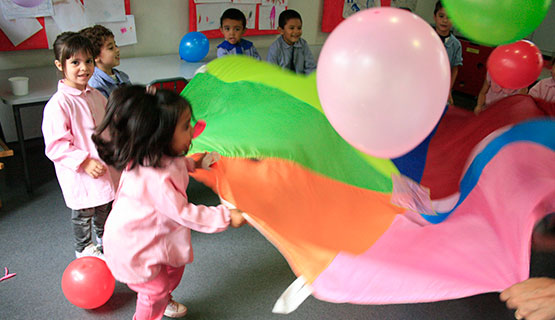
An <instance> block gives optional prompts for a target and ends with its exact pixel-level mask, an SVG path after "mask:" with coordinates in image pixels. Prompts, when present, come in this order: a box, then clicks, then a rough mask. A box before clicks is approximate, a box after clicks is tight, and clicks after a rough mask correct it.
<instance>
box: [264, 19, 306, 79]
mask: <svg viewBox="0 0 555 320" xmlns="http://www.w3.org/2000/svg"><path fill="white" fill-rule="evenodd" d="M278 24H279V27H278V30H279V32H280V33H281V36H280V37H279V38H277V39H276V41H274V43H272V44H271V45H270V48H269V49H268V56H267V58H266V60H267V61H268V62H270V63H274V64H277V65H278V66H280V67H281V68H282V69H289V70H292V71H293V72H296V73H304V74H309V73H311V72H313V71H315V70H316V62H315V61H314V57H313V56H312V52H310V48H309V47H308V43H307V42H306V40H304V39H303V38H301V36H302V34H303V20H302V19H301V15H300V14H299V13H298V12H297V11H295V10H291V9H288V10H285V11H283V12H282V13H281V14H280V15H279V20H278Z"/></svg>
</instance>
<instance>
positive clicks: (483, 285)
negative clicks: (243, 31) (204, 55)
mask: <svg viewBox="0 0 555 320" xmlns="http://www.w3.org/2000/svg"><path fill="white" fill-rule="evenodd" d="M182 94H183V95H184V96H185V97H187V99H189V101H190V102H191V103H192V105H193V109H194V114H195V117H196V118H197V119H204V120H205V121H206V123H207V126H206V129H205V131H204V133H203V134H202V135H201V136H200V137H198V138H197V139H195V140H194V142H193V148H192V150H191V152H203V151H217V152H218V153H220V154H221V155H222V159H221V160H220V161H219V162H218V163H216V164H215V165H214V166H213V168H212V170H210V171H205V170H198V171H197V172H196V173H195V174H194V175H193V177H194V178H195V179H196V180H198V181H201V182H203V183H204V184H206V185H207V186H209V187H211V188H212V189H213V190H214V191H215V192H216V193H218V194H219V195H220V196H221V197H222V198H223V199H225V200H226V201H228V202H230V203H231V204H233V205H235V206H236V207H238V208H240V209H242V210H243V211H245V212H247V213H248V217H249V221H250V222H251V224H252V225H253V226H255V227H256V228H257V229H258V230H259V231H260V232H261V233H262V234H263V235H264V236H265V237H266V238H267V239H268V240H269V241H271V242H272V243H273V244H274V245H275V246H276V247H277V248H278V249H279V251H280V252H281V253H282V254H283V256H284V257H285V258H286V259H287V261H288V263H289V265H290V266H291V268H292V270H293V272H294V273H295V274H296V275H297V276H298V279H297V281H295V282H294V283H293V284H292V286H291V287H290V288H289V289H288V290H286V292H285V293H284V295H283V296H282V297H281V298H280V299H279V300H278V303H276V307H275V309H274V311H275V312H290V311H292V310H294V309H295V308H296V307H297V306H298V305H299V304H300V303H302V301H303V300H304V299H305V298H306V297H307V296H308V295H310V294H312V295H314V296H315V297H316V298H318V299H321V300H325V301H331V302H350V303H359V304H390V303H408V302H425V301H437V300H445V299H454V298H460V297H465V296H470V295H475V294H480V293H485V292H493V291H501V290H503V289H505V288H507V287H509V286H510V285H512V284H514V283H516V282H519V281H522V280H524V279H526V278H527V277H528V274H529V259H530V239H531V232H532V229H533V226H534V224H535V222H536V221H538V220H539V219H541V218H542V217H543V216H545V215H546V214H548V213H550V212H554V211H555V152H554V149H555V121H553V119H552V118H549V115H551V116H552V115H553V113H552V110H542V109H540V108H538V106H537V105H536V103H535V102H534V101H533V100H532V98H530V97H528V96H515V97H511V98H510V99H506V100H503V101H504V102H503V103H501V102H500V103H498V104H497V105H495V106H492V107H491V108H490V109H488V110H487V111H486V112H484V113H483V114H481V115H480V116H474V115H473V114H472V113H469V112H465V111H460V110H457V109H456V108H455V109H448V110H446V113H445V114H444V116H443V118H442V120H441V122H440V124H439V125H438V127H437V128H436V130H435V135H433V137H432V136H430V137H428V139H426V140H425V141H424V142H423V143H422V144H421V145H420V146H419V147H417V148H416V149H415V150H413V151H412V152H410V153H409V154H407V155H405V156H403V157H401V158H397V159H393V160H389V159H378V158H374V157H371V156H368V155H365V154H363V153H361V152H359V151H357V150H356V149H354V148H353V147H351V146H350V145H349V144H348V143H346V142H345V141H344V140H343V139H342V138H341V137H340V136H339V135H338V134H337V133H336V132H335V131H334V130H333V128H332V127H331V125H330V124H329V122H328V121H327V119H326V117H325V115H324V113H323V112H322V108H321V106H320V104H319V101H318V95H317V92H316V78H315V76H314V75H312V76H308V77H305V76H299V75H295V74H293V73H290V72H288V71H282V70H280V69H279V68H277V67H275V66H272V65H269V64H266V63H264V62H258V61H254V60H252V59H249V58H248V57H241V56H230V57H225V58H221V59H217V60H214V61H213V62H211V63H209V64H208V65H207V69H206V72H205V73H199V74H197V75H196V76H195V77H194V78H193V79H192V81H191V82H190V83H189V84H188V86H187V87H186V88H185V90H184V91H183V93H182ZM384 134H386V133H384ZM407 177H408V178H407ZM409 178H410V179H409ZM413 180H414V181H416V182H421V184H422V185H423V186H425V187H428V188H430V191H429V193H427V192H426V190H425V189H424V188H422V187H421V186H419V185H418V184H417V183H414V182H413ZM430 195H431V201H430ZM392 200H394V202H395V203H396V204H398V205H399V206H398V205H394V204H392ZM401 205H402V206H404V207H406V208H411V209H414V210H417V211H418V212H420V213H423V214H418V213H416V212H414V211H411V210H408V209H406V208H403V207H401Z"/></svg>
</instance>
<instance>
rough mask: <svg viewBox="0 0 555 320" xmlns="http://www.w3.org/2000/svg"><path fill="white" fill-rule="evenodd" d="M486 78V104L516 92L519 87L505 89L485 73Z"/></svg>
mask: <svg viewBox="0 0 555 320" xmlns="http://www.w3.org/2000/svg"><path fill="white" fill-rule="evenodd" d="M487 80H488V83H489V85H490V87H489V90H488V92H486V106H489V105H490V104H492V103H494V102H496V101H499V100H501V99H503V98H505V97H508V96H512V95H515V94H518V91H519V90H520V89H507V88H503V87H501V86H500V85H498V84H497V83H496V82H495V81H493V79H492V78H491V77H490V75H489V73H487Z"/></svg>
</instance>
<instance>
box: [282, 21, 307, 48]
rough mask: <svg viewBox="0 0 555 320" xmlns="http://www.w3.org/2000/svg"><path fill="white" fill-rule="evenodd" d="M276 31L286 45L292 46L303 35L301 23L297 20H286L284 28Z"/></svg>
mask: <svg viewBox="0 0 555 320" xmlns="http://www.w3.org/2000/svg"><path fill="white" fill-rule="evenodd" d="M278 29H279V32H280V33H281V35H282V36H283V40H285V42H286V43H287V44H288V45H292V44H294V43H295V42H297V41H299V39H300V38H301V36H302V35H303V23H302V22H301V20H300V19H298V18H292V19H289V20H287V22H286V23H285V26H283V29H282V28H278Z"/></svg>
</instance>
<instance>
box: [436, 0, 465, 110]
mask: <svg viewBox="0 0 555 320" xmlns="http://www.w3.org/2000/svg"><path fill="white" fill-rule="evenodd" d="M434 22H435V26H434V28H435V30H436V32H437V34H438V36H439V38H440V39H441V42H443V44H444V45H445V50H446V51H447V57H448V58H449V65H450V66H451V86H450V87H449V101H448V102H449V104H453V95H452V94H451V91H452V90H453V85H454V84H455V79H457V75H458V74H459V67H460V66H462V64H463V58H462V45H461V42H460V41H459V39H457V38H456V37H455V35H454V34H453V33H452V32H451V28H452V27H453V23H452V22H451V20H450V19H449V17H448V16H447V12H445V8H444V7H443V4H441V1H437V2H436V5H435V8H434Z"/></svg>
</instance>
